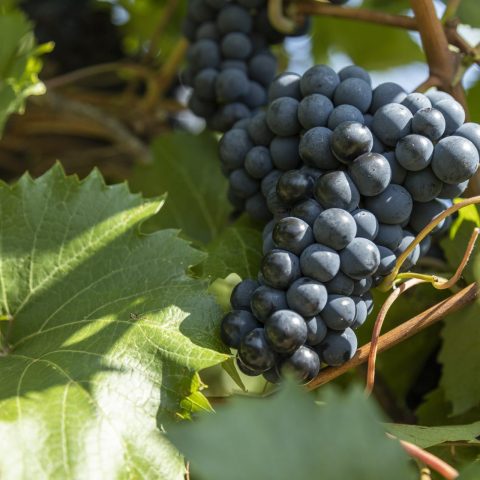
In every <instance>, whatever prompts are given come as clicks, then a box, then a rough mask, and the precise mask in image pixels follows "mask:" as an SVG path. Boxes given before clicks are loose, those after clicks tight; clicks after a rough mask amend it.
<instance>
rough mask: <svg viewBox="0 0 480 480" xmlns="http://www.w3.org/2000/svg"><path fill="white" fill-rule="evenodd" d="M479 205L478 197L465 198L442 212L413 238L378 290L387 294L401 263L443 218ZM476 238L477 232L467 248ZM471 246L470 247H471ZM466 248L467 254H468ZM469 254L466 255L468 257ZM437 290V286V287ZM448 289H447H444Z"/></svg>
mask: <svg viewBox="0 0 480 480" xmlns="http://www.w3.org/2000/svg"><path fill="white" fill-rule="evenodd" d="M478 203H480V195H479V196H476V197H471V198H467V199H465V200H462V201H461V202H458V203H455V204H454V205H452V206H451V207H450V208H447V209H446V210H445V211H444V212H442V213H441V214H440V215H438V216H437V217H435V218H434V219H433V220H432V221H431V222H430V223H429V224H428V225H427V226H426V227H425V228H424V229H423V230H422V231H421V232H420V233H419V234H418V235H417V236H416V238H415V240H414V241H413V242H412V243H411V244H410V245H409V246H408V248H407V249H406V250H405V251H404V252H403V253H402V254H401V255H400V256H399V257H398V259H397V262H396V264H395V268H394V269H393V271H392V273H390V274H389V275H387V276H386V277H385V279H384V280H383V282H382V283H381V284H380V285H378V287H377V288H378V289H379V290H380V291H382V292H387V291H388V290H390V289H391V288H392V286H393V284H394V282H395V280H396V278H397V276H398V274H399V271H400V268H401V267H402V265H403V263H404V262H405V260H406V259H407V258H408V256H409V255H410V254H411V253H412V252H413V250H414V249H415V247H416V246H417V245H418V244H419V243H420V242H421V241H422V240H423V239H424V238H425V237H426V236H427V235H428V234H429V233H430V232H431V231H432V230H433V229H434V228H435V227H436V226H437V225H439V224H440V223H441V222H442V221H443V220H444V219H445V218H447V217H449V216H450V215H452V214H454V213H455V212H457V211H458V210H461V209H462V208H464V207H468V206H469V205H475V204H478ZM477 236H478V232H477V233H474V234H473V235H472V238H471V239H470V243H469V246H471V247H472V248H473V245H474V244H475V240H476V238H477ZM471 244H472V245H471ZM468 248H469V247H467V252H468ZM470 253H471V252H470ZM469 256H470V254H469V255H468V257H469ZM468 257H467V258H466V260H465V259H464V260H465V263H466V262H468ZM437 288H438V285H437ZM446 288H448V287H446Z"/></svg>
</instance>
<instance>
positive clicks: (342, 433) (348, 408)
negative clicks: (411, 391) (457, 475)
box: [168, 385, 416, 480]
mask: <svg viewBox="0 0 480 480" xmlns="http://www.w3.org/2000/svg"><path fill="white" fill-rule="evenodd" d="M323 393H324V395H323V400H324V401H325V404H324V405H322V406H319V405H317V404H316V403H315V402H314V397H313V396H312V395H309V394H307V393H305V392H303V391H301V390H300V389H298V388H297V387H295V386H293V385H287V386H286V387H285V388H284V389H283V390H282V391H281V392H280V393H278V394H277V395H275V396H273V397H268V398H264V399H246V398H237V399H234V400H233V401H232V402H230V403H229V404H228V405H225V406H223V407H222V406H220V407H219V408H218V410H217V413H216V414H215V415H203V416H200V418H199V419H198V420H197V421H196V422H195V423H184V424H179V425H176V426H174V427H173V428H172V429H171V430H170V432H169V434H168V435H169V437H170V438H171V439H172V441H173V443H174V444H175V445H177V447H178V448H179V450H180V451H182V452H183V453H184V454H185V455H186V457H187V458H188V459H189V460H190V461H191V465H192V468H193V470H194V472H195V474H196V475H197V476H198V478H201V479H208V480H217V479H219V480H220V479H222V480H223V479H225V478H228V479H229V480H237V479H239V480H240V479H241V480H244V479H245V478H255V479H256V478H258V479H260V478H261V479H270V478H272V479H273V478H274V479H275V480H291V479H293V478H295V479H296V480H303V479H312V478H320V477H321V478H328V479H329V480H345V479H347V478H355V480H380V479H381V480H384V479H385V478H388V479H389V480H397V479H398V480H408V479H414V478H416V476H415V473H414V471H413V470H411V469H410V465H409V461H408V457H407V456H406V454H405V453H404V452H403V451H402V449H401V447H400V446H399V445H398V443H397V442H394V441H391V440H388V439H387V438H386V437H385V434H384V430H383V428H382V426H381V425H380V423H379V421H378V415H377V409H376V408H375V407H374V405H373V404H371V403H370V402H369V401H367V399H366V398H365V397H364V395H363V393H362V392H361V391H360V390H359V389H353V390H351V391H350V392H349V393H347V394H340V393H338V392H336V391H333V390H331V389H327V390H324V391H323ZM239 462H241V467H240V466H239ZM234 465H237V466H238V468H233V466H234Z"/></svg>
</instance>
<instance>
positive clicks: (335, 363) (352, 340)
mask: <svg viewBox="0 0 480 480" xmlns="http://www.w3.org/2000/svg"><path fill="white" fill-rule="evenodd" d="M357 345H358V344H357V337H356V335H355V332H354V331H353V330H352V329H351V328H346V329H345V330H344V331H343V332H335V331H329V332H328V333H327V336H326V337H325V339H324V340H323V342H322V343H320V345H317V347H316V350H317V352H318V355H319V356H320V358H321V360H322V361H323V362H325V363H326V364H327V365H330V366H331V367H339V366H340V365H343V364H344V363H345V362H348V360H351V359H352V358H353V356H354V355H355V353H356V351H357Z"/></svg>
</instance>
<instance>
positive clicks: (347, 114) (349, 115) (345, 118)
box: [328, 105, 365, 130]
mask: <svg viewBox="0 0 480 480" xmlns="http://www.w3.org/2000/svg"><path fill="white" fill-rule="evenodd" d="M343 122H358V123H365V120H364V117H363V115H362V112H361V111H360V110H359V109H358V108H357V107H354V106H353V105H338V106H337V107H335V108H334V109H333V110H332V113H330V116H329V117H328V128H329V129H330V130H335V129H336V128H337V127H338V126H339V125H340V124H341V123H343Z"/></svg>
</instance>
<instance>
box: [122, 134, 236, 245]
mask: <svg viewBox="0 0 480 480" xmlns="http://www.w3.org/2000/svg"><path fill="white" fill-rule="evenodd" d="M217 148H218V144H217V141H216V140H215V137H214V136H213V135H211V134H208V133H204V134H202V135H197V136H196V135H191V134H188V133H183V132H177V133H169V134H165V135H162V136H161V137H159V138H158V139H157V140H156V141H155V142H154V144H153V154H154V163H153V165H148V166H138V167H137V169H136V171H135V174H134V175H133V178H132V179H131V185H132V188H133V189H135V190H141V191H142V192H143V193H144V194H145V195H148V196H155V195H160V194H163V193H165V192H167V194H168V196H167V201H166V204H165V207H164V211H163V213H162V215H159V216H158V218H155V219H154V221H153V223H150V227H151V228H153V229H157V228H166V227H174V228H180V229H182V230H183V232H184V233H185V234H186V235H187V236H189V237H190V238H192V239H194V240H197V241H200V242H202V243H207V242H209V241H210V240H212V239H214V238H216V237H217V235H218V234H219V233H220V231H221V230H222V229H223V227H224V226H225V225H226V223H227V220H228V215H229V213H230V210H231V209H230V206H229V203H228V201H227V199H226V192H227V181H226V179H225V178H224V177H223V176H222V174H221V172H220V161H219V159H218V152H217Z"/></svg>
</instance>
